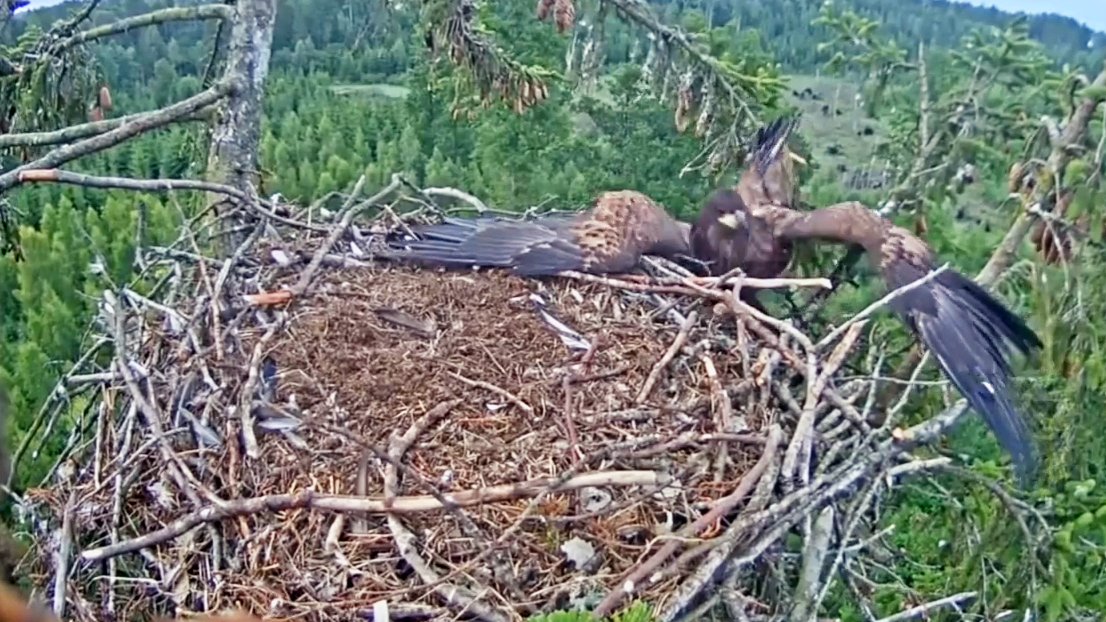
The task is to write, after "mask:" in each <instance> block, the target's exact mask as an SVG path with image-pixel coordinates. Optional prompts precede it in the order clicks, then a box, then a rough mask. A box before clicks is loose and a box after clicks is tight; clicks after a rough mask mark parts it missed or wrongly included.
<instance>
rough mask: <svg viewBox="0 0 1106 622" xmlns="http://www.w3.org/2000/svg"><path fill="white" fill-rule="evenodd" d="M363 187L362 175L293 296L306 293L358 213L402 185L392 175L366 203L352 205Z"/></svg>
mask: <svg viewBox="0 0 1106 622" xmlns="http://www.w3.org/2000/svg"><path fill="white" fill-rule="evenodd" d="M364 185H365V176H364V175H362V176H361V177H360V178H359V179H358V180H357V183H356V184H355V185H354V186H353V191H352V192H350V195H349V198H347V199H346V204H345V205H343V206H342V211H341V214H342V217H341V220H339V221H338V224H336V225H334V227H333V228H332V229H331V231H330V235H329V236H327V238H326V241H325V242H323V244H322V245H321V246H320V247H319V248H318V249H317V250H316V251H315V255H314V256H313V257H312V258H311V263H309V264H307V267H306V268H304V270H303V274H301V275H300V279H299V281H297V282H296V284H295V285H293V286H292V288H291V292H292V295H293V296H297V297H298V296H302V295H304V294H305V293H307V288H308V287H309V286H310V285H311V279H313V278H314V277H315V272H317V271H318V269H319V265H320V264H322V262H323V258H324V257H326V254H327V253H329V252H330V249H332V248H334V245H335V244H336V243H337V242H338V238H340V237H342V235H343V234H344V233H345V232H346V229H349V226H350V223H352V222H353V218H354V216H356V215H357V214H358V213H360V212H361V211H362V210H364V209H365V208H367V207H371V206H373V205H376V204H377V203H379V202H381V201H383V200H384V198H385V197H387V196H388V195H389V194H391V193H393V192H395V190H396V189H397V188H399V187H400V186H401V185H402V183H401V182H400V181H399V179H398V176H397V175H392V183H390V184H388V185H387V186H385V187H384V189H383V190H381V191H380V192H377V193H376V194H374V195H373V196H371V197H369V199H368V200H367V201H364V202H362V203H357V204H354V201H356V200H357V197H358V196H360V194H361V188H362V187H364Z"/></svg>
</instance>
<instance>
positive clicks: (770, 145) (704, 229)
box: [689, 117, 806, 311]
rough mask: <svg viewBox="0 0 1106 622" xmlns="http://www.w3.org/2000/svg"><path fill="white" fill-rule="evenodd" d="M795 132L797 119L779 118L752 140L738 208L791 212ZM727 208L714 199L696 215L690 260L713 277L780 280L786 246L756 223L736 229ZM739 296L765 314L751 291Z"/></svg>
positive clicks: (739, 184)
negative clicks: (790, 142)
mask: <svg viewBox="0 0 1106 622" xmlns="http://www.w3.org/2000/svg"><path fill="white" fill-rule="evenodd" d="M797 126H798V119H797V118H786V117H781V118H779V119H777V120H775V121H773V122H771V123H769V124H767V125H765V126H763V127H761V128H759V129H758V130H757V131H756V133H755V134H754V135H753V139H752V141H751V143H752V146H751V148H750V151H749V164H748V166H747V167H746V168H745V170H744V171H742V173H741V177H740V178H739V179H738V182H737V186H736V187H735V188H734V190H735V191H736V194H737V196H738V197H739V200H740V201H741V202H742V204H743V205H749V206H755V205H760V204H765V203H771V204H775V205H782V206H785V207H795V203H796V197H795V194H796V188H795V185H796V184H795V179H794V169H793V167H794V162H799V163H801V164H805V163H806V162H805V160H803V159H802V158H801V157H799V156H798V155H797V154H795V153H793V152H792V151H791V150H790V149H788V148H787V139H788V138H789V137H790V136H791V132H793V131H794V130H795V128H796V127H797ZM730 202H732V201H731V200H730V199H729V198H728V196H720V195H718V194H715V195H714V196H712V197H711V198H710V199H709V200H708V201H707V203H706V205H705V206H704V207H703V209H702V211H700V212H699V216H698V218H697V219H696V220H695V222H694V223H693V224H692V226H691V231H690V233H689V244H690V246H691V252H692V256H693V257H694V258H695V259H696V260H697V261H699V262H701V263H703V264H704V265H705V266H706V269H707V271H708V273H710V274H712V275H715V276H719V275H722V274H725V273H727V272H729V271H731V270H733V269H734V268H741V269H742V271H743V272H744V273H745V275H746V276H749V277H752V278H773V277H777V276H779V275H780V274H781V273H783V271H784V270H785V269H786V268H787V265H788V264H789V263H790V262H791V256H792V244H791V241H790V240H786V239H781V238H779V237H777V236H775V235H773V233H772V231H771V230H770V229H769V228H768V227H767V226H766V225H765V224H764V223H762V222H760V221H757V220H749V221H747V222H745V223H744V224H741V225H739V224H738V222H737V221H736V220H734V218H736V216H733V215H730V214H729V211H732V210H731V209H730V208H731V207H732V206H731V205H729V203H730ZM740 296H741V298H742V300H744V301H745V302H746V303H748V304H750V305H752V306H753V307H756V308H757V309H758V310H760V311H764V307H762V306H761V305H760V303H759V302H758V300H757V292H756V290H753V289H750V288H744V289H742V290H741V293H740Z"/></svg>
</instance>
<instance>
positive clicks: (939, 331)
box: [763, 201, 1042, 483]
mask: <svg viewBox="0 0 1106 622" xmlns="http://www.w3.org/2000/svg"><path fill="white" fill-rule="evenodd" d="M763 214H764V216H765V217H766V218H767V220H768V221H769V222H770V223H771V224H772V226H773V228H774V230H775V231H776V233H777V234H778V235H779V236H781V237H783V238H786V239H790V240H799V239H821V240H831V241H835V242H842V243H846V244H855V245H859V246H862V247H864V248H865V249H866V250H867V253H868V256H869V259H870V261H871V262H872V264H873V265H874V266H875V267H876V268H877V269H878V270H879V273H880V275H881V276H882V278H883V280H884V283H885V284H886V286H887V288H888V289H889V290H896V289H899V288H901V287H904V286H906V285H909V284H911V283H913V282H915V281H917V280H918V279H921V278H924V277H925V276H926V275H927V274H929V273H930V272H931V271H932V270H933V269H934V261H933V252H932V250H931V249H930V248H929V245H928V244H926V243H925V242H924V241H922V240H921V239H920V238H918V237H917V236H915V235H914V234H913V233H911V232H910V231H907V230H906V229H903V228H902V227H898V226H896V225H894V224H892V223H891V222H890V221H888V220H887V219H885V218H883V217H882V216H880V215H879V214H877V213H876V212H874V211H873V210H871V209H869V208H868V207H867V206H865V205H863V204H861V203H857V202H855V201H854V202H848V203H839V204H836V205H830V206H828V207H823V208H820V209H816V210H813V211H811V212H798V211H795V210H789V209H786V208H781V207H774V208H772V209H770V210H766V211H765V212H764V213H763ZM890 307H891V309H892V310H894V311H895V312H896V313H898V314H899V316H900V317H902V319H903V320H904V321H905V322H906V324H907V325H908V326H909V327H910V328H911V330H912V331H913V332H914V333H915V334H916V335H917V336H918V338H919V339H920V340H921V341H922V343H924V344H925V346H926V347H927V348H928V349H929V351H930V352H932V353H933V355H934V357H935V358H936V359H937V364H938V366H939V367H940V368H941V371H942V372H944V374H945V376H947V377H948V378H949V380H950V381H951V382H952V383H953V385H954V386H955V387H956V388H957V390H958V391H959V392H960V393H961V394H962V395H963V396H964V397H965V398H966V399H967V400H968V403H969V404H970V405H971V407H972V408H973V409H975V411H976V412H978V413H979V414H980V415H982V416H983V419H984V421H986V423H987V425H988V427H990V428H991V430H992V432H994V434H995V436H996V437H997V438H998V441H999V443H1000V444H1001V445H1002V446H1003V447H1004V448H1005V449H1006V450H1007V451H1009V452H1010V454H1011V457H1012V458H1013V460H1014V467H1015V470H1016V472H1017V475H1018V478H1019V479H1020V480H1021V481H1022V482H1023V483H1024V482H1026V481H1028V479H1029V477H1030V476H1031V475H1032V473H1033V471H1034V470H1035V468H1036V458H1035V455H1034V453H1035V452H1034V449H1033V447H1034V443H1033V437H1032V433H1031V431H1030V428H1029V425H1028V424H1027V422H1026V421H1025V419H1024V417H1023V416H1022V414H1021V413H1019V412H1018V410H1017V408H1016V407H1015V405H1014V397H1013V394H1012V390H1011V376H1012V372H1011V370H1010V362H1009V355H1010V354H1011V352H1012V349H1011V346H1013V349H1016V350H1018V351H1020V352H1021V353H1022V354H1029V353H1030V352H1031V351H1033V350H1036V349H1039V348H1041V347H1042V344H1041V340H1040V339H1039V338H1038V337H1037V335H1036V334H1035V333H1034V332H1033V330H1032V329H1030V328H1029V326H1028V325H1027V324H1026V322H1025V321H1024V320H1023V319H1022V318H1020V317H1018V316H1017V315H1015V314H1014V313H1012V312H1011V311H1010V310H1009V309H1007V308H1006V307H1005V306H1004V305H1003V304H1002V303H1001V302H1000V301H999V300H998V299H996V298H995V297H994V296H993V295H991V294H990V293H988V292H987V290H985V289H983V288H982V287H981V286H979V285H978V284H977V283H975V282H974V281H972V280H971V279H970V278H968V277H966V276H964V275H963V274H961V273H959V272H957V271H955V270H952V269H946V270H944V271H943V272H941V273H940V274H938V275H936V276H935V277H933V278H932V279H930V280H929V281H927V282H925V283H924V284H921V285H919V286H917V287H914V288H912V289H910V290H907V291H905V292H904V293H902V294H901V295H899V296H898V297H897V298H895V299H893V300H892V301H891V303H890Z"/></svg>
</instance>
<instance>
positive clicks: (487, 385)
mask: <svg viewBox="0 0 1106 622" xmlns="http://www.w3.org/2000/svg"><path fill="white" fill-rule="evenodd" d="M449 375H450V376H453V377H454V378H456V379H458V380H460V381H461V382H463V383H465V384H467V385H469V386H471V387H479V388H481V389H487V390H488V391H491V392H492V393H495V394H496V395H498V396H500V397H502V398H504V399H506V400H508V401H509V402H511V403H512V404H514V405H515V406H518V407H519V408H521V409H522V410H523V412H525V413H526V414H528V415H531V414H533V413H534V408H533V407H532V406H530V405H529V404H527V403H526V402H524V401H522V400H521V399H519V398H518V397H516V396H515V395H514V394H512V393H510V392H509V391H506V390H504V389H501V388H499V387H497V386H495V385H494V384H491V383H490V382H484V381H483V380H472V379H470V378H466V377H464V376H462V375H461V374H458V373H456V372H452V371H451V372H449Z"/></svg>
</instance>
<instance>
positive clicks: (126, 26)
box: [53, 4, 231, 53]
mask: <svg viewBox="0 0 1106 622" xmlns="http://www.w3.org/2000/svg"><path fill="white" fill-rule="evenodd" d="M230 16H231V8H230V7H229V6H227V5H225V4H201V5H199V6H192V7H172V8H168V9H161V10H159V11H151V12H150V13H145V14H142V15H135V16H134V17H128V18H125V19H121V20H119V21H117V22H114V23H111V24H104V25H103V26H97V27H95V28H90V29H88V30H85V31H84V32H80V33H77V34H76V35H73V36H72V37H70V38H69V39H66V40H65V41H61V42H59V43H58V44H57V45H56V46H54V48H53V51H54V53H57V52H60V51H62V50H65V49H67V48H71V47H73V46H75V45H80V44H82V43H84V42H86V41H92V40H93V39H100V38H103V37H110V36H112V35H117V34H121V33H124V32H127V31H130V30H134V29H136V28H142V27H145V26H153V25H156V24H164V23H166V22H184V21H196V20H201V19H223V20H225V19H229V18H230Z"/></svg>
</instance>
